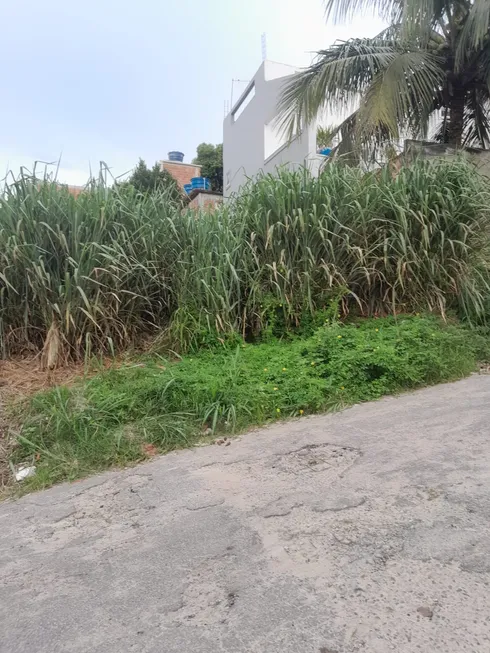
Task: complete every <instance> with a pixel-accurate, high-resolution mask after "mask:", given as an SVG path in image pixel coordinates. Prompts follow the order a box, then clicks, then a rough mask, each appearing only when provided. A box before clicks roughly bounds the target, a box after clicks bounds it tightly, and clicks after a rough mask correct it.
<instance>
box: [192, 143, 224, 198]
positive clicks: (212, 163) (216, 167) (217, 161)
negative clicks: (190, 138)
mask: <svg viewBox="0 0 490 653" xmlns="http://www.w3.org/2000/svg"><path fill="white" fill-rule="evenodd" d="M192 163H196V164H198V165H200V166H201V175H202V176H203V177H208V178H209V179H210V180H211V188H212V190H215V191H217V192H219V193H222V192H223V145H222V144H220V145H212V144H211V143H201V144H200V145H198V146H197V156H196V158H195V159H194V160H193V162H192Z"/></svg>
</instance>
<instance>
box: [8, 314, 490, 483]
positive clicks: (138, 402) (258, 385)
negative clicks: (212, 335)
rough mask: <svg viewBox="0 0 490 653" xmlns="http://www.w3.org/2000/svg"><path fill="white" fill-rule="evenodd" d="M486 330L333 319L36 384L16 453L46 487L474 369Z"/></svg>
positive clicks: (422, 320)
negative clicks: (291, 333)
mask: <svg viewBox="0 0 490 653" xmlns="http://www.w3.org/2000/svg"><path fill="white" fill-rule="evenodd" d="M486 343H487V339H486V338H485V337H483V336H479V335H478V334H477V333H476V332H475V331H469V330H467V329H464V328H462V327H461V326H458V325H452V326H450V325H445V324H443V323H442V322H441V321H440V320H438V319H437V318H435V317H424V316H422V317H419V316H411V317H407V316H399V317H398V318H396V319H395V318H392V317H388V318H381V319H369V320H363V321H360V322H359V323H352V324H348V325H343V324H337V323H335V322H333V323H332V322H326V323H325V325H324V326H322V327H320V328H317V329H316V330H315V332H314V334H313V335H312V336H310V337H308V338H296V339H292V340H290V341H281V340H274V339H272V338H271V339H269V340H268V341H267V342H265V343H262V344H256V345H250V344H246V343H243V342H242V343H240V344H238V345H235V344H233V345H228V346H225V347H221V348H220V349H215V350H209V351H203V352H201V353H199V354H197V355H194V356H193V355H189V356H184V357H183V358H182V359H181V360H179V361H177V362H171V361H169V360H167V359H164V358H162V357H158V356H151V357H146V358H145V359H142V360H140V361H138V362H137V363H134V364H128V365H125V366H123V367H121V368H119V369H110V370H108V371H105V372H102V373H100V374H99V375H97V376H95V377H93V378H91V379H89V380H86V381H83V382H80V383H79V384H77V385H75V386H74V387H72V388H66V387H57V388H55V389H53V390H51V391H49V392H44V393H39V394H37V395H35V396H34V397H33V398H32V399H31V400H30V402H29V405H28V406H27V407H26V417H25V420H24V425H23V428H22V431H21V433H20V435H19V437H18V446H17V447H16V449H15V454H14V462H15V463H19V462H29V463H31V464H32V463H33V464H35V465H36V467H37V474H36V475H35V476H34V477H32V478H29V479H27V480H26V481H25V482H24V483H23V485H22V488H23V489H40V488H43V487H46V486H48V485H51V484H52V483H55V482H58V481H62V480H74V479H76V478H80V477H82V476H86V475H88V474H90V473H94V472H97V471H101V470H103V469H107V468H109V467H113V466H118V465H127V464H130V463H134V462H137V461H139V460H143V459H144V458H146V457H147V456H148V455H149V452H150V453H151V454H152V453H154V452H155V451H158V452H168V451H171V450H175V449H179V448H182V447H188V446H192V445H193V444H195V443H196V442H198V441H199V440H202V439H203V438H204V437H206V436H209V435H214V434H233V433H236V432H238V431H242V430H244V429H246V428H247V427H250V426H252V425H260V424H264V423H268V422H272V421H274V420H277V419H283V418H288V417H295V416H302V415H306V414H309V413H315V412H319V411H328V410H335V409H339V408H342V407H345V406H348V405H350V404H352V403H356V402H358V401H365V400H369V399H375V398H378V397H381V396H382V395H385V394H388V393H393V392H399V391H402V390H405V389H411V388H416V387H420V386H423V385H427V384H432V383H437V382H441V381H449V380H453V379H457V378H460V377H462V376H465V375H467V374H469V373H470V372H471V371H473V370H474V369H475V368H476V363H477V357H479V356H480V357H481V356H482V355H487V354H488V346H487V344H486Z"/></svg>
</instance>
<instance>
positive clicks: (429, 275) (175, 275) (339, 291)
mask: <svg viewBox="0 0 490 653" xmlns="http://www.w3.org/2000/svg"><path fill="white" fill-rule="evenodd" d="M489 212H490V188H489V186H488V184H487V183H486V182H484V181H483V180H482V179H481V178H480V177H479V176H478V175H477V174H475V172H474V170H473V168H471V167H469V166H467V165H466V164H465V163H464V162H463V161H452V162H442V163H439V164H437V165H436V164H429V163H419V164H417V165H415V166H413V167H410V168H405V169H403V170H402V171H401V172H400V174H399V175H398V176H397V177H396V178H395V179H393V178H392V177H391V176H390V174H389V173H388V172H387V171H378V172H376V173H371V174H367V175H365V174H363V173H362V172H361V171H359V170H357V169H352V168H347V167H344V166H336V165H332V166H328V168H327V169H326V170H325V172H324V173H323V174H322V175H321V176H320V177H319V178H318V179H315V178H312V177H311V176H310V175H309V173H308V172H307V171H306V170H298V171H295V172H288V171H285V170H283V171H280V172H279V173H278V174H277V176H263V177H261V178H259V179H258V180H257V181H256V182H255V183H250V185H249V186H248V188H247V189H246V191H245V193H244V194H243V195H242V196H241V197H240V198H237V199H236V200H234V201H232V202H230V203H228V204H227V205H225V206H222V207H219V208H218V209H217V210H216V211H215V212H214V213H211V214H203V215H200V216H198V217H196V214H195V213H193V212H191V211H186V210H182V209H181V206H180V204H179V203H178V202H176V201H175V200H174V199H173V197H172V195H171V193H169V192H168V190H167V189H161V188H158V189H157V190H155V191H154V192H152V193H140V192H138V191H136V190H135V189H134V188H133V187H127V188H122V189H121V188H118V187H115V188H108V187H105V186H103V185H96V184H94V185H93V186H92V187H90V188H89V189H88V190H87V192H85V193H82V194H80V195H79V197H77V198H74V197H72V196H71V195H70V194H69V193H68V192H67V191H66V190H65V189H63V188H58V187H56V185H54V184H52V183H48V182H45V183H34V182H33V181H32V179H29V178H26V177H24V178H21V179H20V180H19V181H18V182H17V183H16V184H15V185H12V186H10V187H9V188H8V189H7V191H6V193H5V195H4V196H3V197H2V198H1V199H0V347H1V353H2V355H3V356H8V355H15V354H18V353H24V352H33V353H36V352H40V351H41V350H42V349H43V348H44V357H43V360H44V361H45V364H46V366H47V367H51V366H53V365H56V364H57V363H60V362H62V361H64V360H66V359H71V360H83V359H84V358H85V359H86V360H89V359H90V358H91V357H92V356H93V355H102V354H114V353H118V352H122V351H126V350H127V349H128V348H130V347H136V348H140V347H142V346H143V345H146V344H147V343H148V341H149V340H151V341H155V338H157V341H158V342H157V345H158V347H159V350H160V351H163V350H167V351H169V350H174V351H179V352H185V351H189V350H196V349H198V348H200V347H202V346H203V345H204V346H206V345H208V344H214V343H216V342H218V341H219V339H221V340H224V341H228V340H230V339H231V340H233V339H234V338H237V337H238V336H239V337H241V338H244V339H245V340H246V341H248V342H252V341H256V340H257V339H260V338H261V337H263V336H264V335H265V334H269V333H272V334H273V335H277V336H281V335H283V334H287V333H291V332H301V331H302V330H303V331H304V329H305V328H307V327H308V326H309V325H310V324H311V322H312V321H314V320H315V316H316V315H317V314H318V312H319V311H322V310H325V308H326V307H328V306H329V305H330V302H332V301H339V309H340V314H341V315H342V317H346V316H348V315H351V316H352V315H361V316H374V315H386V314H395V313H399V312H415V311H418V310H421V311H426V310H428V311H433V312H437V313H440V314H446V313H447V312H448V311H453V312H455V313H456V314H457V315H459V316H460V317H462V318H464V319H469V320H472V321H476V320H482V319H484V316H485V313H486V310H487V297H488V283H487V279H488V261H489V247H488V244H489V239H488V233H489Z"/></svg>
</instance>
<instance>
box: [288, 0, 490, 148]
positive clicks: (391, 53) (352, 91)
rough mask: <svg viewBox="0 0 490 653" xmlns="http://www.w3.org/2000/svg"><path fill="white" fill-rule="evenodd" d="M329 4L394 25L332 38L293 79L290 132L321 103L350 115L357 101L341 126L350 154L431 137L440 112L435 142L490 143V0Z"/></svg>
mask: <svg viewBox="0 0 490 653" xmlns="http://www.w3.org/2000/svg"><path fill="white" fill-rule="evenodd" d="M326 9H327V15H329V16H332V17H333V18H334V19H335V20H345V19H348V18H350V17H352V16H354V15H355V14H358V13H359V12H360V11H363V10H367V11H370V12H373V11H374V12H375V13H378V14H380V15H381V16H382V18H383V19H384V20H387V21H388V22H389V23H390V26H389V27H388V28H387V29H385V30H384V31H382V32H381V33H380V34H378V35H377V36H376V37H374V38H364V39H350V40H348V41H339V42H336V43H334V45H332V46H331V47H328V48H326V49H325V50H321V51H320V52H318V54H317V58H316V60H315V61H314V63H313V64H312V65H311V66H310V67H308V68H306V69H305V70H303V71H302V72H300V73H298V74H296V75H294V76H293V77H292V78H291V81H290V82H289V83H288V84H287V86H286V87H285V89H284V92H283V95H282V98H281V102H280V109H281V114H282V121H283V126H284V127H285V128H286V129H287V130H288V131H289V133H291V134H293V133H295V131H296V130H297V128H298V126H299V125H300V124H303V123H305V122H306V123H310V122H311V121H313V120H314V119H315V118H316V116H317V115H318V112H319V111H320V110H322V109H327V110H334V111H337V112H338V111H339V109H343V110H345V112H346V114H347V113H348V112H349V110H350V107H352V104H353V103H358V104H359V108H358V109H357V110H356V111H355V112H353V113H351V114H350V115H349V116H348V118H347V119H346V120H345V121H344V122H343V123H342V124H341V125H340V126H339V128H338V131H339V133H340V135H341V136H342V142H343V149H344V151H345V152H347V151H353V150H356V149H357V150H358V151H359V150H360V149H361V148H362V146H366V145H367V146H368V149H369V148H370V149H371V151H372V149H373V145H376V144H379V143H380V142H383V141H386V140H396V139H399V138H400V137H402V135H403V134H404V133H407V132H408V133H410V134H411V135H412V136H413V137H426V136H427V134H428V129H429V122H430V119H431V116H433V115H434V112H436V111H437V112H438V114H436V115H438V116H440V124H439V127H438V129H437V132H436V133H435V134H430V135H431V136H432V137H433V138H434V140H436V141H439V142H443V143H449V144H452V145H454V146H458V147H459V146H462V145H477V146H480V147H488V145H489V144H490V123H489V120H488V112H489V110H490V2H489V0H446V1H444V2H443V1H442V0H326ZM359 100H360V102H359Z"/></svg>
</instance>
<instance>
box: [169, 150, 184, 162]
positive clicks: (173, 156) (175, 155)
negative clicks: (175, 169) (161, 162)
mask: <svg viewBox="0 0 490 653" xmlns="http://www.w3.org/2000/svg"><path fill="white" fill-rule="evenodd" d="M168 160H169V161H178V162H179V163H183V161H184V153H183V152H177V151H175V152H169V153H168Z"/></svg>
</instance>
